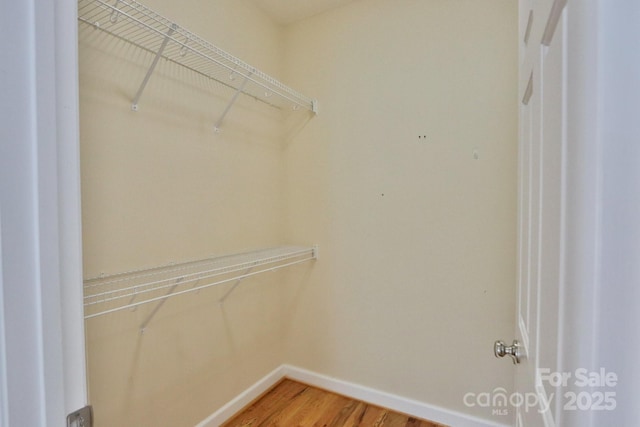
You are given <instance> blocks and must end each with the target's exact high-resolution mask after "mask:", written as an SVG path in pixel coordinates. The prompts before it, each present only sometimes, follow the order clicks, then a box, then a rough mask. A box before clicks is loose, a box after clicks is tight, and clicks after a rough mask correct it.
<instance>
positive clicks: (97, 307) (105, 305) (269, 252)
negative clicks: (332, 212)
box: [84, 246, 318, 329]
mask: <svg viewBox="0 0 640 427" xmlns="http://www.w3.org/2000/svg"><path fill="white" fill-rule="evenodd" d="M317 257H318V247H317V246H312V247H302V246H283V247H276V248H268V249H260V250H256V251H251V252H245V253H240V254H233V255H226V256H221V257H213V258H206V259H201V260H196V261H189V262H183V263H180V264H169V265H164V266H160V267H155V268H151V269H144V270H135V271H130V272H126V273H119V274H113V275H108V276H99V277H94V278H90V279H85V281H84V307H85V316H84V317H85V319H91V318H93V317H97V316H101V315H103V314H109V313H114V312H117V311H121V310H125V309H128V308H135V307H138V306H140V305H143V304H148V303H151V302H156V301H158V302H160V303H159V306H161V305H162V303H163V302H164V301H165V300H166V299H167V298H171V297H174V296H177V295H182V294H185V293H190V292H195V291H199V290H201V289H205V288H209V287H212V286H216V285H221V284H224V283H231V282H234V285H233V286H232V288H231V289H230V290H229V292H227V294H225V295H224V297H223V298H222V299H221V300H220V302H221V303H222V302H224V300H225V299H226V298H227V297H228V296H229V294H230V293H231V292H232V291H233V290H234V289H235V288H236V287H237V285H238V284H239V283H240V282H239V281H241V280H243V279H245V278H247V277H252V276H255V275H257V274H260V273H265V272H269V271H275V270H278V269H280V268H284V267H289V266H292V265H296V264H300V263H303V262H307V261H310V260H315V259H317ZM156 308H159V307H156ZM156 312H157V309H156V310H154V311H152V312H151V315H150V316H149V317H148V318H147V319H146V320H145V321H144V322H143V324H142V326H141V327H142V328H143V329H144V327H145V326H146V325H147V324H148V323H149V321H150V320H151V317H153V316H154V315H155V313H156Z"/></svg>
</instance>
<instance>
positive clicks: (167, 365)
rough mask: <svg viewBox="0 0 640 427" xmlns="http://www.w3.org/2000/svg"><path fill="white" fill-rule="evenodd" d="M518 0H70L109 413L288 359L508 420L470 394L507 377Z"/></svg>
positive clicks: (94, 399)
mask: <svg viewBox="0 0 640 427" xmlns="http://www.w3.org/2000/svg"><path fill="white" fill-rule="evenodd" d="M511 3H513V2H510V1H506V0H485V1H483V2H477V1H474V0H463V1H459V2H441V1H432V0H428V1H427V0H425V1H420V2H416V1H405V0H402V1H391V0H354V1H341V2H336V1H334V2H331V1H327V2H326V7H325V8H324V9H323V10H322V11H318V13H314V14H308V15H305V16H303V17H299V18H298V19H285V18H282V17H279V16H278V15H277V14H276V11H277V9H278V7H277V6H276V5H274V4H273V3H271V4H270V2H269V1H266V0H208V1H202V0H185V1H181V2H175V1H171V0H144V4H142V3H140V2H137V1H135V0H78V41H79V80H80V151H81V153H80V154H81V166H82V167H81V169H82V218H83V268H84V276H85V280H84V294H85V296H84V304H85V329H86V345H87V374H88V381H89V400H90V402H91V404H92V405H93V408H94V412H95V424H94V425H95V426H97V427H110V426H123V427H126V426H172V427H177V426H195V425H198V426H203V427H204V426H213V425H217V424H216V423H219V422H220V419H219V418H215V417H214V418H211V416H212V414H214V415H215V414H216V413H217V412H216V411H220V410H222V409H224V408H225V407H226V406H225V405H228V404H229V402H233V401H234V399H237V398H238V396H242V395H243V393H245V394H246V392H247V390H252V389H253V388H254V387H255V385H256V384H263V383H264V382H265V381H266V380H265V378H271V379H273V376H274V375H275V374H274V372H276V373H277V372H284V371H287V370H288V371H287V372H293V368H292V367H295V369H297V371H296V372H305V373H308V375H311V376H310V377H309V378H332V379H334V380H335V384H347V383H348V384H357V385H358V386H359V387H360V386H361V387H363V388H362V389H363V390H364V389H366V390H369V389H371V390H378V391H379V392H380V395H381V396H382V395H385V396H386V395H387V394H390V395H394V396H400V397H401V398H402V399H408V400H410V401H416V402H422V403H423V404H424V407H425V408H432V407H433V408H442V409H441V410H440V409H438V410H435V411H434V412H433V413H428V414H427V415H429V416H431V419H433V420H434V421H437V422H442V423H451V419H452V418H447V417H450V416H451V415H450V412H451V413H456V414H459V416H460V417H461V418H460V419H466V418H465V417H471V418H474V417H476V418H477V419H483V420H489V421H487V422H490V420H491V419H494V421H495V420H496V418H495V417H494V416H493V415H492V414H490V413H489V414H488V413H486V411H484V409H483V408H479V407H475V408H471V407H467V406H465V405H464V402H463V400H462V396H463V395H464V392H465V391H467V389H469V387H471V388H472V389H473V390H485V389H487V390H493V389H495V388H496V387H505V388H509V387H510V385H511V384H512V382H513V381H512V380H513V378H512V373H510V371H507V369H506V368H505V366H506V365H504V366H503V365H502V364H496V363H495V362H494V360H493V355H492V354H491V352H490V344H491V343H492V342H493V340H494V337H495V336H499V335H504V336H507V335H508V334H509V333H511V331H512V329H513V328H512V311H513V307H512V306H513V301H514V300H515V298H514V296H513V292H512V290H511V289H512V278H513V277H514V275H515V273H514V272H515V255H514V254H513V253H512V248H513V247H515V230H516V226H515V218H516V215H515V206H516V204H515V194H516V184H515V183H516V149H517V147H516V144H515V141H516V140H517V135H516V129H517V128H516V124H517V120H516V119H517V117H516V110H515V108H514V106H513V102H512V100H513V99H515V94H516V92H517V61H516V60H515V59H516V56H517V55H516V54H517V45H516V44H515V43H512V42H511V41H512V40H515V34H516V32H517V19H516V12H517V10H516V9H517V5H512V4H511ZM290 7H291V8H295V7H301V5H300V4H298V5H297V6H296V1H291V2H290ZM245 61H246V62H245ZM272 76H277V77H272ZM283 82H286V84H285V83H283ZM289 85H290V86H289ZM320 252H321V254H320ZM487 349H488V350H487ZM452 354H453V355H455V354H479V355H480V356H478V357H474V358H472V359H473V360H469V362H468V363H464V364H458V363H454V362H453V361H452ZM305 375H306V374H305ZM298 379H300V378H298ZM309 381H311V380H309ZM332 381H333V380H332ZM332 384H334V383H332ZM450 385H453V386H451V387H450ZM327 387H328V386H327ZM332 391H335V392H338V393H347V392H346V391H345V390H332ZM392 409H397V408H392ZM429 410H430V409H429ZM417 415H418V416H422V417H425V414H417ZM456 416H458V415H456ZM438 417H441V418H438ZM453 419H454V420H455V419H456V418H455V417H454V418H453ZM474 419H475V418H474ZM207 420H209V421H207ZM211 420H213V421H211ZM497 421H498V422H500V419H499V418H498V419H497ZM479 425H482V424H479Z"/></svg>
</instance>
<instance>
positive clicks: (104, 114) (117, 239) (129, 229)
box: [80, 0, 287, 427]
mask: <svg viewBox="0 0 640 427" xmlns="http://www.w3.org/2000/svg"><path fill="white" fill-rule="evenodd" d="M145 4H146V5H148V6H150V7H152V8H153V9H155V10H157V11H158V12H159V13H162V14H163V15H165V16H167V17H170V18H171V19H172V20H175V21H176V22H178V23H179V24H183V25H184V26H185V27H186V28H187V29H189V30H191V31H193V32H195V33H197V34H198V35H200V36H202V37H203V38H205V39H208V40H212V41H215V42H216V44H217V45H219V46H220V47H221V48H223V49H226V50H228V51H230V52H232V53H233V54H235V55H236V56H238V57H240V58H241V59H243V60H245V61H247V62H249V63H252V64H256V65H259V66H260V67H261V68H262V69H263V70H264V71H266V72H269V73H273V74H275V75H278V74H279V72H280V68H281V66H282V58H281V54H282V32H281V29H280V28H278V27H277V26H275V25H274V24H273V23H272V22H271V21H270V20H269V19H268V18H266V17H265V16H264V15H263V14H262V13H261V12H259V11H258V10H257V9H255V8H254V7H252V6H251V3H250V2H244V1H242V2H241V1H236V0H216V1H206V2H203V1H197V0H189V1H181V2H176V1H171V0H146V1H145ZM103 24H104V23H103ZM151 59H152V58H151V56H150V55H147V54H142V53H140V51H139V50H137V49H134V48H132V47H131V46H130V45H127V44H126V43H124V42H122V41H118V40H116V39H114V38H112V37H110V36H107V35H105V34H104V33H103V32H101V31H96V30H94V29H93V28H91V27H87V26H85V25H82V26H81V27H80V97H81V99H80V102H81V129H80V133H81V156H82V209H83V241H84V242H83V243H84V270H85V271H84V275H85V277H93V276H96V275H98V274H100V273H106V274H109V273H116V272H121V271H129V270H131V269H138V268H143V267H152V266H157V265H162V264H166V263H169V262H173V261H184V260H190V259H197V258H202V257H206V256H210V255H215V254H217V255H222V254H228V253H234V252H237V251H242V250H245V249H253V248H261V247H269V246H273V245H278V244H281V243H283V242H282V239H283V237H284V236H283V235H284V228H283V227H284V225H285V222H284V218H283V215H282V213H283V210H284V197H283V188H284V177H285V175H284V162H283V156H282V143H281V133H280V128H279V126H278V123H279V122H278V119H279V117H280V116H279V114H276V113H274V112H273V111H271V109H269V108H266V109H265V108H258V106H257V104H256V103H255V102H254V101H253V100H249V101H247V100H246V99H242V100H240V101H239V105H238V106H237V107H234V108H233V109H232V110H231V111H230V113H229V115H228V116H227V119H226V121H225V122H224V123H223V125H222V128H223V132H222V133H221V134H219V135H217V134H215V133H214V132H213V124H214V123H215V121H216V120H217V118H218V115H219V114H220V112H222V111H223V109H224V107H225V106H226V102H227V101H228V100H229V94H228V93H224V92H220V91H219V90H218V89H217V88H216V87H215V86H214V85H213V84H210V83H207V82H205V81H204V80H203V78H202V77H198V76H195V75H193V74H191V73H189V72H186V71H185V70H182V69H178V68H176V67H174V66H172V65H171V64H167V63H165V62H164V61H161V62H160V63H159V65H158V69H157V71H156V72H155V73H154V75H153V76H152V78H151V80H150V83H149V85H148V87H147V88H146V90H145V92H144V94H143V95H142V99H141V100H140V103H139V107H140V110H139V111H138V112H132V111H131V109H130V104H131V98H132V97H133V95H134V94H135V93H136V90H137V89H138V85H139V84H140V81H141V80H142V78H143V77H144V75H145V72H146V69H147V68H146V67H147V66H148V64H150V62H151ZM281 282H282V276H281V275H280V274H267V275H261V276H258V277H256V278H254V279H248V280H246V281H245V283H243V284H242V285H241V286H240V287H238V288H237V290H236V291H235V292H234V293H233V294H232V295H231V296H230V297H229V298H228V299H227V300H226V302H225V304H224V307H220V306H219V305H218V298H220V296H221V295H222V293H223V292H225V291H226V289H228V287H229V286H230V285H226V286H222V287H220V288H219V289H218V288H216V289H212V290H207V291H202V292H200V293H198V294H195V295H194V294H191V295H188V296H184V297H177V298H175V299H170V300H168V301H167V303H166V304H164V305H163V306H162V308H161V309H160V310H159V311H158V312H157V314H156V315H155V316H154V317H153V320H152V321H151V322H150V323H149V325H148V327H147V329H146V331H145V333H144V334H141V333H140V330H139V327H140V325H141V324H142V323H144V322H145V320H146V319H147V318H148V316H149V315H150V313H151V312H152V310H153V309H154V308H155V305H154V304H149V305H147V306H143V307H140V308H139V309H138V310H136V311H134V312H132V311H125V312H120V313H116V314H111V315H106V316H103V317H99V318H96V319H90V320H89V321H88V322H87V343H88V366H89V372H88V374H89V381H90V395H91V402H92V404H93V405H94V408H95V413H96V418H97V424H96V425H97V426H98V427H113V426H136V427H139V426H193V425H194V424H195V423H196V422H199V421H201V420H203V419H204V418H206V417H207V416H209V415H210V414H211V413H212V412H213V411H214V410H216V409H217V408H218V407H220V406H222V405H223V404H224V403H226V402H227V401H228V400H230V399H232V398H233V397H235V396H236V395H238V394H239V393H240V392H242V391H244V390H245V389H246V388H247V387H248V386H249V385H251V384H253V383H254V382H255V381H256V380H257V379H258V378H261V377H262V376H264V375H265V374H266V373H268V372H270V371H271V370H272V369H274V368H275V367H277V366H279V365H280V364H281V363H282V361H283V359H284V355H283V349H284V341H283V340H284V336H285V326H286V324H285V316H284V314H283V313H285V312H286V310H287V308H286V307H285V306H284V305H283V304H284V303H283V301H284V300H283V298H282V292H284V290H285V289H284V288H283V286H282V284H281Z"/></svg>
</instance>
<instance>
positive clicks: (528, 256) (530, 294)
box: [508, 0, 566, 427]
mask: <svg viewBox="0 0 640 427" xmlns="http://www.w3.org/2000/svg"><path fill="white" fill-rule="evenodd" d="M564 9H565V7H564V2H561V1H556V2H553V1H532V0H521V1H520V43H521V51H520V61H521V63H520V68H519V82H520V85H519V86H520V91H519V93H520V106H519V110H520V114H519V183H518V185H519V188H518V193H519V200H518V205H519V206H518V212H519V218H518V227H519V228H518V236H519V239H518V278H517V283H518V285H517V286H518V292H517V298H518V300H517V305H516V310H517V317H516V334H515V335H516V339H517V341H518V342H519V345H520V346H521V347H520V351H521V353H522V357H521V358H520V363H519V364H518V366H517V368H516V389H515V393H514V394H513V395H512V396H511V400H510V403H511V405H512V406H513V408H514V412H515V417H516V425H517V426H531V427H538V426H555V425H556V424H557V414H558V413H559V412H558V411H559V410H561V409H562V408H561V407H559V405H560V404H561V403H562V399H561V398H560V397H561V396H558V393H561V392H562V391H561V385H562V382H561V381H556V380H557V379H558V375H561V372H560V364H559V350H560V349H559V344H558V343H559V342H560V336H559V335H560V328H559V324H560V316H561V315H562V313H561V310H562V307H563V305H562V301H561V300H560V298H561V292H560V290H561V286H562V265H563V264H562V260H563V248H564V247H563V244H564V241H563V227H564V209H563V206H564V200H563V197H564V195H565V192H564V183H565V179H564V175H563V171H564V161H565V138H564V134H565V132H564V131H563V127H564V123H565V112H564V111H563V105H564V102H563V96H564V95H563V93H564V91H563V88H564V85H565V75H564V74H565V73H564V70H565V69H564V63H565V61H564V57H565V53H566V52H565V44H566V43H565V37H566V35H565V26H564V23H563V20H564ZM508 344H510V343H508ZM560 378H561V377H560Z"/></svg>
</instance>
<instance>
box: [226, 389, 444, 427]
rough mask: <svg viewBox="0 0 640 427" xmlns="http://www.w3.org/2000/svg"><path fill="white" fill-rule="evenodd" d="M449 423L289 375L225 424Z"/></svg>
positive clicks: (419, 426)
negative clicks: (421, 416)
mask: <svg viewBox="0 0 640 427" xmlns="http://www.w3.org/2000/svg"><path fill="white" fill-rule="evenodd" d="M258 426H260V427H263V426H264V427H267V426H272V427H275V426H277V427H355V426H360V427H370V426H371V427H373V426H375V427H383V426H384V427H401V426H411V427H446V426H442V425H441V424H436V423H433V422H429V421H425V420H420V419H416V418H413V417H410V416H407V415H404V414H399V413H397V412H393V411H391V410H388V409H384V408H380V407H377V406H373V405H369V404H367V403H364V402H360V401H357V400H353V399H349V398H347V397H344V396H340V395H338V394H334V393H330V392H327V391H324V390H320V389H317V388H315V387H311V386H308V385H305V384H301V383H299V382H296V381H292V380H289V379H285V380H283V381H282V382H280V383H279V384H277V385H276V386H275V387H274V388H273V389H271V390H270V391H269V392H267V393H266V394H265V395H264V396H262V397H261V398H260V399H258V400H257V401H255V402H254V403H252V404H251V405H249V406H248V407H246V408H245V409H244V410H243V411H242V412H241V413H239V414H238V415H236V416H235V417H234V418H232V419H231V420H229V421H227V422H226V423H224V424H223V425H222V427H258Z"/></svg>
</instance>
